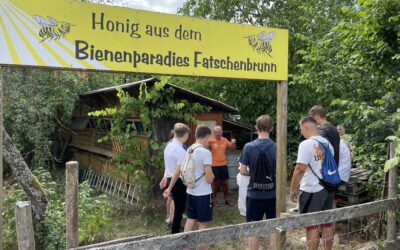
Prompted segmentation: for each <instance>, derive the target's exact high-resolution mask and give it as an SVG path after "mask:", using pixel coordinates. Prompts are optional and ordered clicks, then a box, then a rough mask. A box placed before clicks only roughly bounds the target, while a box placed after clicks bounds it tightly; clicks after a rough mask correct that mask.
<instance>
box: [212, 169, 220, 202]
mask: <svg viewBox="0 0 400 250" xmlns="http://www.w3.org/2000/svg"><path fill="white" fill-rule="evenodd" d="M211 169H212V171H213V174H214V181H213V183H212V184H211V188H212V201H213V204H214V207H219V206H220V205H219V202H218V200H217V193H218V190H219V186H220V185H221V168H220V167H214V166H213V167H211Z"/></svg>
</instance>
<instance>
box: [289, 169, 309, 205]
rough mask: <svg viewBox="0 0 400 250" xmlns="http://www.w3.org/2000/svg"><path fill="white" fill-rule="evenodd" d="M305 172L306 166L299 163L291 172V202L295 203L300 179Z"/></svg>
mask: <svg viewBox="0 0 400 250" xmlns="http://www.w3.org/2000/svg"><path fill="white" fill-rule="evenodd" d="M306 170H307V166H306V165H304V164H301V163H297V164H296V167H295V169H294V171H293V177H292V182H291V184H290V199H291V200H292V201H293V202H297V199H298V193H299V192H298V188H299V184H300V181H301V179H302V178H303V176H304V173H305V172H306Z"/></svg>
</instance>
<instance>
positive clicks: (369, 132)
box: [294, 0, 400, 191]
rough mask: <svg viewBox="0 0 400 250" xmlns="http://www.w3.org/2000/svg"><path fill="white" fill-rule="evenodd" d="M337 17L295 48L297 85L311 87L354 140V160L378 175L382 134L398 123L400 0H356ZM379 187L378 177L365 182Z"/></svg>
mask: <svg viewBox="0 0 400 250" xmlns="http://www.w3.org/2000/svg"><path fill="white" fill-rule="evenodd" d="M341 11H342V13H343V14H344V16H343V17H342V18H341V20H340V22H339V23H338V24H337V25H335V26H334V27H332V28H331V29H330V31H329V32H328V33H327V34H326V35H324V36H323V37H322V38H321V39H320V40H318V41H316V42H315V43H314V44H313V45H312V46H311V47H310V50H309V51H299V52H298V53H299V54H300V55H302V56H303V59H304V62H303V63H302V64H300V65H299V68H300V74H299V75H297V76H296V77H295V79H294V80H295V82H296V83H298V84H303V85H308V86H310V87H311V88H313V89H315V91H316V98H318V99H319V100H320V102H321V103H323V104H324V105H325V106H330V108H331V110H332V112H330V114H331V117H332V118H333V119H334V120H336V121H339V122H340V123H344V124H346V125H347V127H348V130H349V131H351V132H353V134H354V136H353V137H354V140H355V142H356V146H357V147H356V149H355V151H356V154H355V155H356V156H355V161H356V164H357V165H358V166H360V167H366V168H370V169H373V170H374V174H373V178H372V179H371V180H379V179H381V178H382V176H383V171H382V170H383V163H384V161H385V155H386V154H385V152H386V143H385V138H386V137H387V136H389V135H391V134H392V133H394V130H395V129H396V128H397V127H398V126H399V124H400V121H399V119H398V118H396V113H398V112H399V109H398V107H399V106H398V104H399V103H400V70H399V69H400V29H399V27H400V17H399V13H400V2H399V1H396V0H380V1H378V0H370V1H367V0H360V1H357V4H354V5H353V6H349V7H343V8H341ZM369 183H370V187H371V189H372V190H374V191H378V190H379V188H380V185H379V183H380V182H378V181H370V182H369Z"/></svg>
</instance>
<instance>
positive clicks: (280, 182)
mask: <svg viewBox="0 0 400 250" xmlns="http://www.w3.org/2000/svg"><path fill="white" fill-rule="evenodd" d="M287 98H288V82H287V81H281V82H278V83H277V110H276V116H277V119H276V120H277V121H276V131H277V134H276V141H277V150H276V185H277V186H276V216H277V217H278V218H279V217H280V213H281V212H282V213H284V212H286V180H287V170H286V169H287V166H286V163H287V159H286V158H287ZM276 241H277V243H278V242H281V243H282V245H283V246H284V245H285V243H286V233H285V232H281V233H280V234H279V235H278V237H277V238H276ZM276 245H277V246H278V249H281V247H280V245H278V244H276Z"/></svg>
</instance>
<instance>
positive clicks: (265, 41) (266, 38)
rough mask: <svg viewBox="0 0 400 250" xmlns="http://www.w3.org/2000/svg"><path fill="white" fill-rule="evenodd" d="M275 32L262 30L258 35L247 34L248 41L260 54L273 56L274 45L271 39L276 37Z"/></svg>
mask: <svg viewBox="0 0 400 250" xmlns="http://www.w3.org/2000/svg"><path fill="white" fill-rule="evenodd" d="M274 36H275V32H273V31H272V32H269V33H268V34H266V33H265V32H264V31H262V32H260V33H259V34H258V35H251V36H247V37H245V38H247V41H248V42H249V45H250V46H251V47H252V48H253V49H254V50H255V51H256V52H257V53H259V54H263V55H268V56H270V57H272V56H271V52H272V46H271V41H272V38H274Z"/></svg>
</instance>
